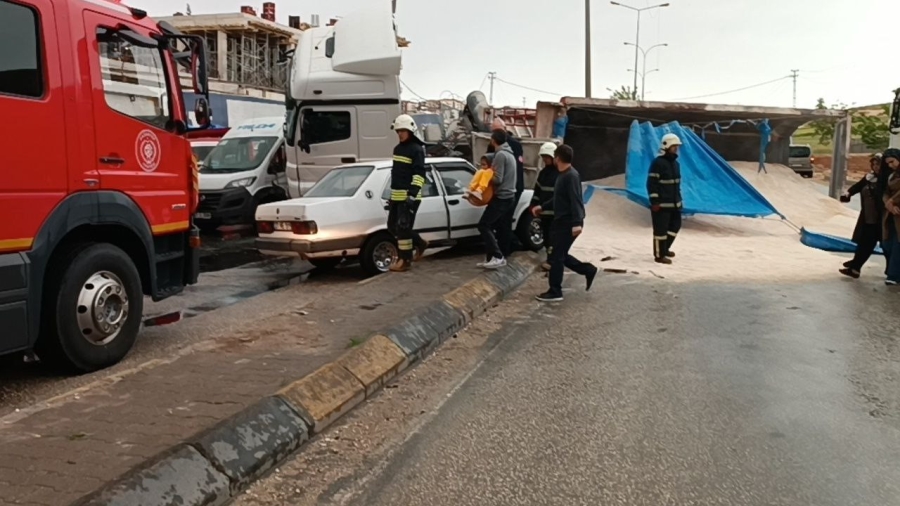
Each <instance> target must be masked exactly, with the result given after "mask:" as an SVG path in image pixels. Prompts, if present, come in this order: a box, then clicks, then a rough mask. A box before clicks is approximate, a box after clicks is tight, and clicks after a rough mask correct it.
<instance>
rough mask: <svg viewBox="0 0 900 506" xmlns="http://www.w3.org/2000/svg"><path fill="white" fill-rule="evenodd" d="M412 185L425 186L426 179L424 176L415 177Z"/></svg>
mask: <svg viewBox="0 0 900 506" xmlns="http://www.w3.org/2000/svg"><path fill="white" fill-rule="evenodd" d="M412 185H413V186H425V178H424V177H422V176H413V178H412Z"/></svg>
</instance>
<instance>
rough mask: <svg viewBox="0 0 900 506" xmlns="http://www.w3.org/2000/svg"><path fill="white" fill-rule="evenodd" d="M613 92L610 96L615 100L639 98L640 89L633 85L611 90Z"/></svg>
mask: <svg viewBox="0 0 900 506" xmlns="http://www.w3.org/2000/svg"><path fill="white" fill-rule="evenodd" d="M609 91H611V92H612V95H610V97H609V98H611V99H613V100H637V99H638V90H637V88H635V89H633V90H632V89H631V86H622V87H621V88H619V89H618V90H609Z"/></svg>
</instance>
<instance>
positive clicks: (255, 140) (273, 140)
mask: <svg viewBox="0 0 900 506" xmlns="http://www.w3.org/2000/svg"><path fill="white" fill-rule="evenodd" d="M277 143H278V137H239V138H235V139H222V140H221V141H220V142H219V144H217V145H216V147H215V148H213V150H212V151H210V153H209V155H207V156H206V159H204V161H203V169H202V171H201V172H204V173H219V174H222V173H228V172H243V171H247V170H254V169H256V168H257V167H259V166H260V165H262V163H263V162H264V161H265V160H266V157H267V156H269V153H270V152H272V148H274V147H275V145H276V144H277Z"/></svg>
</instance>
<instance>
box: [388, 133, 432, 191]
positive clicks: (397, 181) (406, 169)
mask: <svg viewBox="0 0 900 506" xmlns="http://www.w3.org/2000/svg"><path fill="white" fill-rule="evenodd" d="M423 186H425V150H424V149H423V148H422V146H421V145H420V144H419V143H418V142H416V140H415V139H412V138H411V139H410V140H408V141H406V142H401V143H400V144H397V146H396V147H395V148H394V166H393V167H392V168H391V200H393V201H395V202H402V201H404V200H406V197H407V196H409V197H413V198H419V199H420V198H422V187H423Z"/></svg>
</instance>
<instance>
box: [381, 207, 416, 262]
mask: <svg viewBox="0 0 900 506" xmlns="http://www.w3.org/2000/svg"><path fill="white" fill-rule="evenodd" d="M418 210H419V202H416V203H415V204H407V203H406V202H398V201H394V200H392V201H390V203H389V204H388V223H387V226H388V232H390V233H391V234H392V235H393V236H394V239H396V240H397V249H398V250H399V256H400V259H401V260H406V261H407V262H412V260H413V249H414V234H413V226H415V223H416V212H417V211H418Z"/></svg>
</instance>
